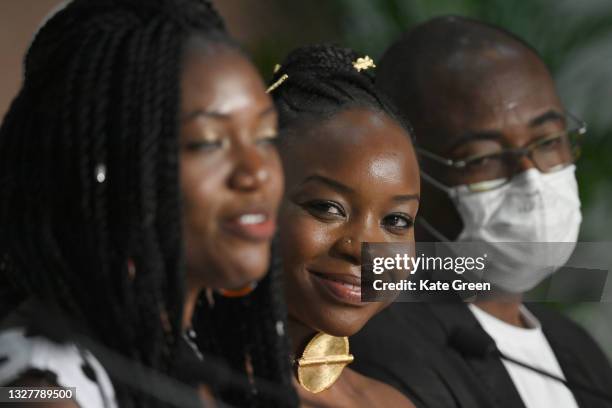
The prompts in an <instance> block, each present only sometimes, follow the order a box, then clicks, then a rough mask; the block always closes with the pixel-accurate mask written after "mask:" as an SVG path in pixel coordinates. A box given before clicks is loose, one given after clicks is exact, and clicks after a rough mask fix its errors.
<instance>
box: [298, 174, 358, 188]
mask: <svg viewBox="0 0 612 408" xmlns="http://www.w3.org/2000/svg"><path fill="white" fill-rule="evenodd" d="M311 181H315V182H319V183H323V184H327V185H328V186H329V187H331V188H333V189H334V190H338V191H342V192H344V193H354V192H355V190H353V189H352V188H350V187H349V186H347V185H344V184H342V183H341V182H339V181H336V180H334V179H331V178H329V177H325V176H321V175H319V174H313V175H312V176H308V177H306V178H305V179H304V181H302V183H301V184H300V185H304V184H306V183H308V182H311Z"/></svg>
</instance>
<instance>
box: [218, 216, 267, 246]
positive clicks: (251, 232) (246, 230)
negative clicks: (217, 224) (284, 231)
mask: <svg viewBox="0 0 612 408" xmlns="http://www.w3.org/2000/svg"><path fill="white" fill-rule="evenodd" d="M223 226H224V228H225V229H226V230H227V231H229V232H230V233H232V234H233V235H235V236H237V237H239V238H242V239H245V240H247V241H253V242H261V241H269V240H270V239H272V237H273V236H274V231H275V230H276V222H275V221H274V218H273V217H270V216H269V215H268V214H266V213H263V212H249V213H244V214H240V215H237V216H235V217H232V218H229V219H227V220H226V221H225V222H224V223H223Z"/></svg>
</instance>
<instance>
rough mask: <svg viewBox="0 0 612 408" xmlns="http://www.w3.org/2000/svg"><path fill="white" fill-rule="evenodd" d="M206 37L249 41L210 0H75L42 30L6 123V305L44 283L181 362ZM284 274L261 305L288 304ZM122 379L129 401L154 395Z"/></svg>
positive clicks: (97, 329) (264, 362)
mask: <svg viewBox="0 0 612 408" xmlns="http://www.w3.org/2000/svg"><path fill="white" fill-rule="evenodd" d="M194 37H195V38H198V39H202V40H203V41H204V42H205V43H220V44H224V45H226V46H229V47H234V48H236V49H237V46H236V45H235V43H234V42H233V40H231V39H230V37H229V36H228V34H227V33H226V31H225V28H224V24H223V22H222V20H221V18H220V17H219V16H218V14H217V13H216V12H215V11H214V10H213V8H212V6H211V4H210V3H209V2H208V1H205V0H74V1H73V2H71V3H70V4H69V5H67V6H66V7H65V8H64V9H63V10H61V11H59V12H58V13H57V14H55V15H54V16H53V17H52V18H51V19H49V21H47V22H46V24H45V25H44V26H43V27H42V28H41V29H40V31H39V32H38V33H37V35H36V37H35V39H34V41H33V43H32V45H31V47H30V50H29V52H28V53H27V56H26V59H25V76H24V83H23V87H22V89H21V90H20V92H19V94H18V95H17V97H16V98H15V99H14V101H13V102H12V105H11V107H10V109H9V111H8V113H7V114H6V116H5V118H4V120H3V123H2V126H1V128H0V226H1V227H0V228H1V233H0V286H1V292H2V293H0V295H1V296H2V300H1V304H0V305H1V306H2V308H3V310H2V313H1V314H4V313H6V311H8V310H9V309H10V308H12V307H15V305H16V304H17V302H18V301H20V300H23V299H25V298H28V297H36V298H38V299H40V300H42V301H43V302H45V301H48V302H52V303H56V304H59V306H60V308H61V309H62V311H63V312H65V313H66V314H67V315H68V316H70V317H71V318H74V319H75V320H77V321H80V322H81V323H83V324H84V325H85V326H86V327H87V330H88V331H89V332H90V333H91V334H92V335H93V336H94V337H95V338H96V339H98V340H100V341H101V342H102V343H103V344H105V345H106V346H108V347H110V348H112V349H113V350H115V351H117V352H119V353H121V354H123V355H124V356H127V357H129V358H131V359H134V360H136V361H139V362H141V363H143V364H145V365H147V366H149V367H152V368H155V369H158V370H162V371H164V370H167V368H168V367H169V366H170V365H171V360H172V355H173V353H174V350H175V348H176V344H177V339H179V338H180V336H181V333H180V331H181V330H182V329H181V317H182V304H183V287H182V286H183V280H184V277H183V273H182V271H183V260H182V254H183V248H182V239H181V237H182V229H181V208H182V206H181V201H180V189H179V186H180V183H179V173H178V128H179V126H178V115H179V105H180V72H181V67H182V60H183V54H184V52H185V49H186V47H187V46H186V44H188V43H189V41H190V39H191V38H194ZM134 270H135V273H133V271H134ZM274 282H275V280H274V279H270V278H269V279H267V280H266V281H265V282H264V283H263V284H262V288H261V290H259V291H258V293H262V295H261V296H263V297H265V298H266V302H264V301H261V302H260V300H259V298H258V296H260V295H254V296H253V299H252V301H251V302H252V303H253V304H255V305H258V306H257V307H253V308H251V309H253V311H252V313H253V316H255V317H249V318H250V319H255V318H261V319H262V320H263V318H262V316H263V315H266V316H273V318H277V317H278V316H282V313H283V309H282V307H281V308H278V309H275V307H276V305H277V304H278V303H279V302H278V299H277V298H278V296H277V295H276V293H277V288H276V287H275V283H274ZM259 305H260V306H259ZM246 306H248V305H243V307H242V309H244V308H246ZM222 312H224V310H219V314H221V313H222ZM279 313H280V314H279ZM214 314H217V311H216V310H215V313H213V315H214ZM244 315H245V313H244V310H237V311H236V312H235V314H233V315H232V316H230V317H229V318H228V317H226V318H225V324H226V325H227V323H228V321H229V320H231V319H232V318H236V319H238V320H241V319H243V316H244ZM277 315H278V316H277ZM160 316H162V318H160ZM213 319H214V316H213V318H211V319H209V320H211V321H212V320H213ZM218 319H219V320H222V318H221V317H219V318H218ZM250 324H251V325H252V326H253V327H255V326H254V321H250ZM263 329H265V330H271V329H270V328H269V327H267V326H264V328H263ZM263 329H261V328H260V329H259V330H263ZM217 334H219V338H218V339H216V340H215V341H214V342H217V343H224V341H225V338H224V337H223V332H222V331H220V329H219V330H217V331H215V332H206V333H204V334H203V336H201V337H209V338H212V337H215V336H217ZM257 335H258V336H260V337H261V336H263V337H264V339H263V340H258V342H257V343H256V344H257V345H260V344H266V341H272V340H269V339H268V338H267V337H265V335H263V334H261V333H259V332H258V334H257ZM281 340H283V339H281ZM212 342H213V341H212V340H211V343H212ZM241 346H242V348H244V347H246V346H245V345H241ZM279 347H283V345H282V344H280V343H279V344H274V345H273V347H271V348H270V349H264V348H261V349H260V350H255V351H253V352H252V358H253V365H254V368H255V370H256V371H258V370H259V367H260V366H262V367H265V369H264V370H263V375H264V376H266V377H269V378H276V379H281V378H282V377H283V375H284V374H286V373H288V371H287V370H285V367H284V366H283V364H284V363H283V362H284V360H282V361H281V360H279V354H278V353H277V354H274V353H275V352H276V351H277V350H278V348H279ZM268 350H269V351H268ZM279 361H281V362H279ZM283 370H285V371H283ZM242 371H244V365H243V367H242ZM283 381H284V383H283V384H287V380H283ZM115 385H116V389H117V392H118V396H119V400H120V401H121V406H147V407H151V406H154V405H155V403H154V402H153V401H143V397H142V396H140V397H139V396H137V395H135V393H133V392H131V391H129V390H127V389H124V388H122V387H121V385H120V384H115Z"/></svg>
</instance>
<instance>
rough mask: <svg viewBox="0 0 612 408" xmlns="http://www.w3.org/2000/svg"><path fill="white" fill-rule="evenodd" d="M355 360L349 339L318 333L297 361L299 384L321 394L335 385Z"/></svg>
mask: <svg viewBox="0 0 612 408" xmlns="http://www.w3.org/2000/svg"><path fill="white" fill-rule="evenodd" d="M353 360H354V357H353V355H352V354H349V341H348V337H334V336H330V335H329V334H325V333H318V334H317V335H316V336H314V337H313V338H312V340H310V341H309V342H308V345H306V348H305V349H304V353H302V357H301V358H300V359H298V361H297V365H298V368H297V374H298V382H299V383H300V385H301V386H302V387H304V388H305V389H307V390H308V391H310V392H312V393H314V394H316V393H319V392H321V391H324V390H326V389H328V388H329V387H331V386H332V385H334V383H335V382H336V380H337V379H338V377H340V374H342V370H343V369H344V367H346V365H347V364H349V363H351V362H352V361H353Z"/></svg>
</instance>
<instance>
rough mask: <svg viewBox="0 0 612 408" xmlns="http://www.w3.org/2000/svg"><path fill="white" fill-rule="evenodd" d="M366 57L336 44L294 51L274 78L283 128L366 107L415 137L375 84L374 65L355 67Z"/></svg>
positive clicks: (275, 95) (271, 82)
mask: <svg viewBox="0 0 612 408" xmlns="http://www.w3.org/2000/svg"><path fill="white" fill-rule="evenodd" d="M363 57H365V56H364V55H360V54H358V53H357V52H356V51H354V50H352V49H350V48H345V47H340V46H336V45H333V44H321V45H311V46H304V47H300V48H297V49H295V50H293V51H292V52H290V53H289V55H288V56H287V57H286V58H285V60H284V61H283V62H282V63H281V64H280V66H279V67H278V69H277V71H276V72H275V73H274V77H273V78H272V80H271V81H270V85H271V87H273V89H272V90H271V94H272V97H273V98H274V102H275V105H276V107H277V109H278V113H279V122H280V126H281V130H283V129H288V128H292V127H295V126H300V125H302V124H303V123H304V122H305V121H311V120H315V121H321V120H325V119H328V118H330V117H331V116H333V115H335V114H337V113H340V112H341V111H344V110H346V109H350V108H357V107H363V108H369V109H372V110H375V111H379V112H382V113H385V114H387V115H389V116H390V117H391V118H393V119H394V120H396V121H397V122H398V123H399V124H400V125H401V126H402V127H403V128H404V129H406V131H407V132H408V134H410V135H411V136H412V129H411V127H410V124H409V123H408V122H406V121H405V120H404V119H402V118H401V117H400V116H399V115H397V114H396V111H395V108H394V107H393V106H392V104H391V103H390V102H389V101H388V100H387V98H386V97H385V96H384V95H383V94H381V93H380V92H379V91H378V90H377V89H376V87H375V86H374V69H373V67H369V68H368V69H361V70H360V71H358V70H357V69H356V68H355V66H354V63H355V62H356V61H357V60H358V58H363ZM283 77H285V78H286V79H285V80H282V78H283ZM279 80H282V82H280V83H279ZM284 134H286V133H284Z"/></svg>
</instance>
